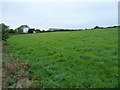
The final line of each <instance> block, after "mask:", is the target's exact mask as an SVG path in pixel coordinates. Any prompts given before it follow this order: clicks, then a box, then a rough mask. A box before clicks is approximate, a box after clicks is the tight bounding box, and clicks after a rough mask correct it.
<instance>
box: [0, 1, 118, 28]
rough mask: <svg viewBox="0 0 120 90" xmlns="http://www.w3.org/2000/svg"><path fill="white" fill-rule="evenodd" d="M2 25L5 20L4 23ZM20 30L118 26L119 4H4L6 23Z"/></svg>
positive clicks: (4, 20)
mask: <svg viewBox="0 0 120 90" xmlns="http://www.w3.org/2000/svg"><path fill="white" fill-rule="evenodd" d="M0 21H1V20H0ZM0 23H5V24H7V25H9V26H10V28H13V29H14V28H17V27H19V26H20V25H28V26H30V27H31V28H36V29H37V28H39V29H49V28H71V29H72V28H73V29H75V28H76V29H78V28H79V29H84V28H93V27H94V26H96V25H98V26H113V25H118V3H117V2H48V3H47V2H43V3H42V2H36V3H33V2H4V3H2V22H0Z"/></svg>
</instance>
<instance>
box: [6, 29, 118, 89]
mask: <svg viewBox="0 0 120 90" xmlns="http://www.w3.org/2000/svg"><path fill="white" fill-rule="evenodd" d="M7 43H8V46H9V48H8V52H9V53H10V55H11V56H12V57H16V56H17V57H19V58H18V59H16V61H17V62H18V63H19V64H20V63H21V62H24V63H27V64H28V65H29V66H30V67H29V69H28V73H29V74H27V77H29V78H32V85H33V86H34V85H36V87H38V88H70V87H72V88H77V87H78V88H116V87H118V29H117V28H106V29H93V30H84V31H66V32H46V33H39V34H21V35H14V36H11V37H10V38H9V39H8V40H7ZM25 66H26V65H25ZM20 74H21V73H20ZM13 82H14V81H13ZM15 87H16V86H15Z"/></svg>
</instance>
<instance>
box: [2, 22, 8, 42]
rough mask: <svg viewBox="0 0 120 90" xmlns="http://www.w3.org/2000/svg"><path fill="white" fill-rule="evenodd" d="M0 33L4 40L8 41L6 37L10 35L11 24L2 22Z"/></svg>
mask: <svg viewBox="0 0 120 90" xmlns="http://www.w3.org/2000/svg"><path fill="white" fill-rule="evenodd" d="M1 32H2V33H1ZM0 33H1V34H2V40H4V41H6V39H7V38H8V37H9V26H7V25H5V24H4V23H1V24H0Z"/></svg>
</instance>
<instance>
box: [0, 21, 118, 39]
mask: <svg viewBox="0 0 120 90" xmlns="http://www.w3.org/2000/svg"><path fill="white" fill-rule="evenodd" d="M116 27H120V26H112V27H99V26H95V27H94V28H92V29H104V28H116ZM80 30H82V29H59V30H51V29H49V30H47V31H45V30H42V31H41V30H40V29H35V28H30V29H29V30H28V32H27V33H34V32H35V33H43V32H57V31H80ZM85 30H87V29H85ZM89 30H90V29H89ZM0 34H1V35H0V39H2V40H4V41H6V40H7V38H9V36H10V35H14V34H24V32H23V29H21V28H20V27H18V28H16V29H9V26H7V25H5V24H4V23H1V24H0Z"/></svg>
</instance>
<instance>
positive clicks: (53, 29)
mask: <svg viewBox="0 0 120 90" xmlns="http://www.w3.org/2000/svg"><path fill="white" fill-rule="evenodd" d="M59 30H61V29H60V28H49V31H59Z"/></svg>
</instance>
